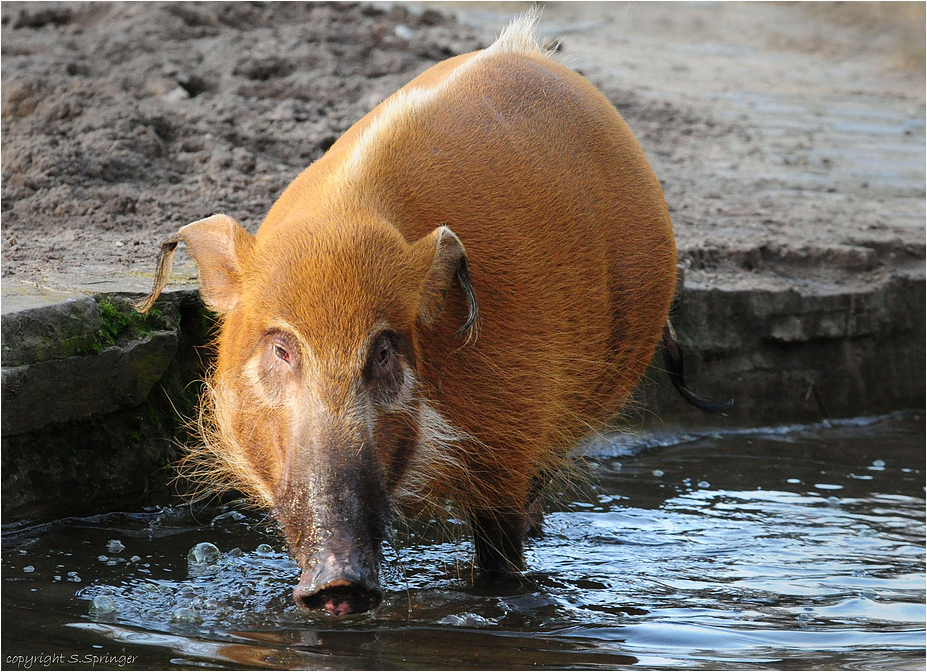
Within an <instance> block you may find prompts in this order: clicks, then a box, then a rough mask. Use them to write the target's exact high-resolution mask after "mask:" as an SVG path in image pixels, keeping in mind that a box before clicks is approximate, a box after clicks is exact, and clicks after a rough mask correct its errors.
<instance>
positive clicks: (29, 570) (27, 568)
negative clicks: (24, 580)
mask: <svg viewBox="0 0 927 672" xmlns="http://www.w3.org/2000/svg"><path fill="white" fill-rule="evenodd" d="M23 571H24V572H25V573H26V574H31V573H32V572H34V571H35V567H33V566H32V565H26V566H25V567H23Z"/></svg>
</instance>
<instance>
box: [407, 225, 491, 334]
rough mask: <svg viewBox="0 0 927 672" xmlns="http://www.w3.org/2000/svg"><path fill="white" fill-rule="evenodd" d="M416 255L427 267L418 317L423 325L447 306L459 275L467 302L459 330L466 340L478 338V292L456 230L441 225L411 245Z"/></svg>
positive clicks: (465, 252)
mask: <svg viewBox="0 0 927 672" xmlns="http://www.w3.org/2000/svg"><path fill="white" fill-rule="evenodd" d="M412 252H413V254H414V255H415V256H416V257H418V258H419V259H420V260H421V263H422V265H423V266H424V267H425V268H426V269H427V270H426V271H425V277H424V279H423V280H422V287H421V292H422V293H421V299H420V301H419V313H418V314H419V320H420V321H421V322H422V324H425V325H429V324H433V323H434V322H435V321H436V320H437V319H438V317H439V316H440V315H441V311H442V310H443V309H444V300H445V298H446V297H447V292H448V290H449V289H450V287H451V283H452V282H453V281H454V279H455V278H456V280H457V282H458V283H460V288H461V289H462V290H463V292H464V298H465V299H466V301H467V310H468V312H467V319H466V321H465V322H464V323H463V325H462V326H461V327H460V329H458V330H457V333H458V334H465V335H466V337H467V340H468V341H469V340H470V339H472V338H475V337H476V334H477V330H478V325H477V322H478V320H479V309H478V308H477V305H476V295H475V294H474V293H473V284H472V283H471V281H470V267H469V265H468V264H467V251H466V250H465V249H464V246H463V243H461V242H460V238H458V237H457V236H456V235H455V234H454V232H453V231H451V230H450V229H449V228H448V227H446V226H439V227H438V228H437V229H435V230H434V231H432V232H431V233H430V234H428V235H427V236H425V237H424V238H422V239H421V240H419V241H417V242H416V243H415V244H414V245H413V246H412Z"/></svg>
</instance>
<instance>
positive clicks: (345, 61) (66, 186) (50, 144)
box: [2, 3, 481, 282]
mask: <svg viewBox="0 0 927 672" xmlns="http://www.w3.org/2000/svg"><path fill="white" fill-rule="evenodd" d="M2 11H3V14H2V49H3V60H2V64H3V68H2V71H3V87H2V88H3V107H2V119H3V122H2V123H3V125H2V130H3V161H2V168H3V197H2V214H3V276H4V278H11V277H12V278H25V279H31V280H35V281H38V282H42V280H43V278H45V277H46V276H50V275H54V274H56V273H59V272H66V271H68V270H72V269H83V268H87V267H91V268H93V267H96V268H97V272H98V273H99V274H101V275H106V274H110V273H124V272H126V271H129V270H133V269H135V270H145V271H150V267H151V264H152V259H153V255H154V253H155V250H156V244H157V242H158V241H160V240H161V239H163V238H165V237H167V236H168V235H170V234H171V233H172V232H173V231H174V230H176V228H177V227H178V226H179V225H182V224H185V223H187V222H189V221H191V220H194V219H198V218H200V217H203V216H207V215H209V214H212V213H213V212H228V213H231V214H233V215H234V216H235V217H236V218H239V219H240V221H241V222H242V223H243V224H245V225H246V226H248V227H249V228H250V229H251V230H256V229H257V226H258V225H259V224H260V221H261V219H262V218H263V216H264V214H265V213H266V211H267V210H268V209H269V207H270V205H271V204H272V203H273V201H274V199H275V198H276V196H277V195H278V194H279V193H280V192H281V191H282V190H283V188H284V187H285V186H286V185H287V184H288V183H289V182H290V181H291V180H292V179H293V178H294V177H295V176H296V175H297V174H298V173H299V172H300V171H301V170H302V169H303V168H305V167H306V166H307V165H308V164H309V163H311V162H312V161H313V160H315V159H317V158H319V157H320V156H321V155H322V154H323V153H324V151H325V150H326V149H327V148H328V147H329V146H330V145H331V144H332V143H333V142H334V141H335V140H336V139H337V138H338V136H339V135H340V134H341V133H342V132H343V131H344V130H346V129H347V128H348V127H349V126H350V125H351V124H353V123H354V122H355V121H356V120H357V119H359V118H360V117H361V116H363V114H365V113H366V112H367V111H368V110H369V109H370V108H371V107H373V106H374V105H375V104H376V103H378V102H379V101H380V100H381V99H383V98H384V97H386V96H387V95H388V94H390V93H391V92H392V91H394V90H395V89H397V88H399V87H400V86H401V85H402V84H404V83H405V82H406V81H407V80H409V79H411V78H412V77H413V76H414V75H416V74H417V73H418V72H420V71H421V70H423V69H425V68H426V67H428V66H429V65H431V64H432V63H434V62H436V61H439V60H442V59H444V58H447V57H448V56H450V55H452V54H456V53H461V52H466V51H471V50H473V49H476V48H479V47H480V46H481V45H480V43H479V42H478V41H477V40H476V39H475V37H474V35H473V34H472V32H471V31H469V30H468V29H466V28H462V27H460V26H458V25H457V24H456V23H455V22H454V21H453V20H452V19H449V18H447V17H445V16H442V15H440V14H438V13H436V12H433V11H426V12H418V13H416V14H410V13H409V12H408V11H407V10H406V9H405V8H403V7H393V8H391V9H389V10H386V11H384V10H382V9H375V8H372V7H369V6H362V5H359V4H295V3H294V4H291V3H279V4H272V5H261V4H259V3H229V4H221V3H203V4H193V3H180V4H159V3H131V4H118V3H117V4H109V3H98V4H97V3H91V4H70V3H62V4H49V3H42V4H40V5H34V4H28V3H26V4H21V3H4V4H3V10H2Z"/></svg>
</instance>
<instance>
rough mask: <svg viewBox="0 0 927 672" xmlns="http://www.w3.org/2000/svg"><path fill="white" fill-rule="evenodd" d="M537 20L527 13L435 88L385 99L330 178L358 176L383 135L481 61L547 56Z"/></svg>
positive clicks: (536, 12) (536, 13) (534, 14)
mask: <svg viewBox="0 0 927 672" xmlns="http://www.w3.org/2000/svg"><path fill="white" fill-rule="evenodd" d="M540 18H541V11H540V10H538V9H531V10H529V11H527V12H526V13H525V14H523V15H522V16H520V17H518V18H516V19H515V20H513V21H512V22H511V23H510V24H509V25H508V26H507V27H506V28H505V30H503V31H502V34H501V35H499V39H497V40H496V41H495V42H493V44H492V45H491V46H489V47H488V48H486V49H483V50H482V51H480V52H478V53H477V54H476V55H474V56H472V57H471V58H469V59H468V60H466V61H464V62H463V63H461V64H460V65H458V66H457V67H456V68H454V69H453V70H452V71H451V72H449V73H447V75H445V78H444V79H443V80H442V81H440V82H439V83H438V84H436V85H435V86H433V87H431V88H427V89H426V88H423V87H415V88H411V89H408V88H407V89H401V90H399V91H397V92H396V93H394V94H393V95H392V96H390V97H389V98H387V99H386V100H385V101H384V102H383V103H382V106H381V108H380V112H379V114H378V115H377V117H376V118H375V119H374V120H373V121H372V122H371V123H370V125H369V126H367V128H366V129H365V130H364V132H363V134H362V135H361V137H360V138H358V140H357V142H356V143H355V144H354V148H353V150H352V152H351V156H350V157H349V158H348V160H347V161H345V162H344V163H343V164H342V166H341V170H340V171H334V173H333V174H332V178H331V179H333V180H334V181H335V183H336V184H337V183H340V181H342V180H346V179H348V178H351V177H357V176H359V173H360V172H361V169H362V168H363V166H364V165H366V164H367V162H368V161H370V160H371V159H372V158H373V152H374V151H375V150H376V148H377V146H378V144H379V142H378V140H379V139H380V138H381V137H382V135H383V134H384V133H386V132H388V131H389V130H390V129H393V128H396V127H397V126H399V125H400V124H401V122H402V121H403V120H404V119H408V118H409V117H411V116H412V115H414V114H415V112H416V111H418V110H421V109H423V108H425V107H426V106H427V105H428V104H429V103H430V102H431V101H432V100H434V99H435V98H436V97H437V96H438V95H439V94H441V93H442V92H444V91H446V90H447V89H448V88H450V87H451V86H452V85H453V84H454V82H455V81H456V80H457V79H459V78H460V77H461V76H463V75H464V74H465V73H467V72H469V71H470V70H472V69H473V68H475V67H476V66H478V65H479V64H480V63H481V62H482V61H483V60H485V59H487V58H489V57H491V56H494V55H499V54H534V55H545V54H548V53H549V52H547V51H545V50H544V49H543V48H542V47H541V45H540V43H539V41H538V38H537V36H536V35H535V33H534V29H535V27H536V25H537V23H538V21H539V20H540Z"/></svg>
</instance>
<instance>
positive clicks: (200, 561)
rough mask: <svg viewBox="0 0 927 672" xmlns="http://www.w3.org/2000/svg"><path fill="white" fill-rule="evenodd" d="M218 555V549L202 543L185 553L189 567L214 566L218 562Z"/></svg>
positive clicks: (204, 542) (207, 543) (205, 542)
mask: <svg viewBox="0 0 927 672" xmlns="http://www.w3.org/2000/svg"><path fill="white" fill-rule="evenodd" d="M220 555H221V553H219V549H218V548H216V547H215V545H213V544H210V543H209V542H208V541H203V542H201V543H199V544H197V545H196V546H194V547H193V548H191V549H190V552H189V553H187V562H188V563H189V564H190V566H199V567H203V566H207V565H214V564H216V563H217V562H219V557H220Z"/></svg>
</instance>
